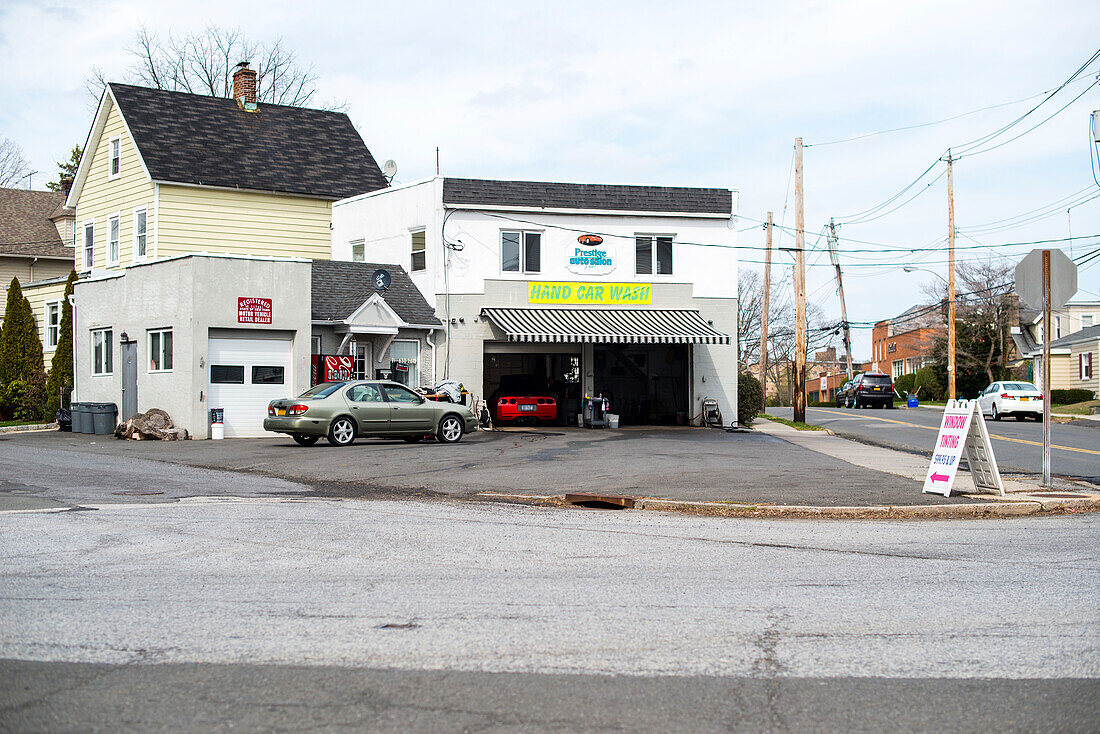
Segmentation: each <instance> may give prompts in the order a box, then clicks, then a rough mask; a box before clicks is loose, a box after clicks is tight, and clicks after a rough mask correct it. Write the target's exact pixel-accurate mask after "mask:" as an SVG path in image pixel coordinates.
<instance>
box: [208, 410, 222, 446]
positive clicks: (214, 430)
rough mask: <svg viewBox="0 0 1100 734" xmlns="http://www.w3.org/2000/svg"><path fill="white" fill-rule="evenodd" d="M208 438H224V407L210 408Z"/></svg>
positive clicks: (217, 439) (216, 439)
mask: <svg viewBox="0 0 1100 734" xmlns="http://www.w3.org/2000/svg"><path fill="white" fill-rule="evenodd" d="M210 438H212V439H214V440H215V441H220V440H222V439H223V438H225V408H211V409H210Z"/></svg>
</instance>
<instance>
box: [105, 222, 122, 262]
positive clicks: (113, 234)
mask: <svg viewBox="0 0 1100 734" xmlns="http://www.w3.org/2000/svg"><path fill="white" fill-rule="evenodd" d="M121 231H122V222H121V218H120V217H119V215H118V214H112V215H111V216H109V217H107V264H108V265H118V237H119V233H120V232H121Z"/></svg>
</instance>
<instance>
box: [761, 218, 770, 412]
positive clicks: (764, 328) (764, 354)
mask: <svg viewBox="0 0 1100 734" xmlns="http://www.w3.org/2000/svg"><path fill="white" fill-rule="evenodd" d="M771 288H772V213H771V212H768V223H767V224H766V225H764V303H763V304H762V306H761V309H760V387H761V389H763V391H764V395H765V400H766V399H767V398H766V396H767V394H768V296H769V295H770V294H771Z"/></svg>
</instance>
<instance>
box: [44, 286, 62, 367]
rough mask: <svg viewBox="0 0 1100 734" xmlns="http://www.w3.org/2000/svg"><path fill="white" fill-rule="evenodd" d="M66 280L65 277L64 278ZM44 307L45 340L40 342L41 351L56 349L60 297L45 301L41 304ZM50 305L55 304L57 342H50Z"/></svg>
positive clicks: (59, 319)
mask: <svg viewBox="0 0 1100 734" xmlns="http://www.w3.org/2000/svg"><path fill="white" fill-rule="evenodd" d="M66 280H67V279H66ZM42 305H43V306H44V307H45V318H44V320H43V324H44V326H45V327H46V328H45V329H43V331H45V332H46V333H45V337H46V339H45V341H44V342H43V343H42V351H43V352H53V351H55V350H56V349H57V342H59V341H61V299H60V298H55V299H54V300H52V301H46V302H45V303H43V304H42ZM50 306H57V342H54V343H53V344H50Z"/></svg>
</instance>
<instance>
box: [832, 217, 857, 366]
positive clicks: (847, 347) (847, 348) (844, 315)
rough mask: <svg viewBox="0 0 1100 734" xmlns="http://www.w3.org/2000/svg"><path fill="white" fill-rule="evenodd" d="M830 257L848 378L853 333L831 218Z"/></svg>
mask: <svg viewBox="0 0 1100 734" xmlns="http://www.w3.org/2000/svg"><path fill="white" fill-rule="evenodd" d="M829 258H830V259H831V260H832V261H833V267H834V268H836V289H837V291H838V292H839V293H840V320H841V322H842V328H843V329H844V356H845V358H846V360H847V363H848V379H849V380H850V379H852V377H853V375H852V335H851V333H850V332H849V331H848V308H847V306H846V305H845V303H844V281H843V280H841V278H840V255H839V254H838V253H837V243H836V225H835V224H833V220H832V219H831V218H830V219H829Z"/></svg>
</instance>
